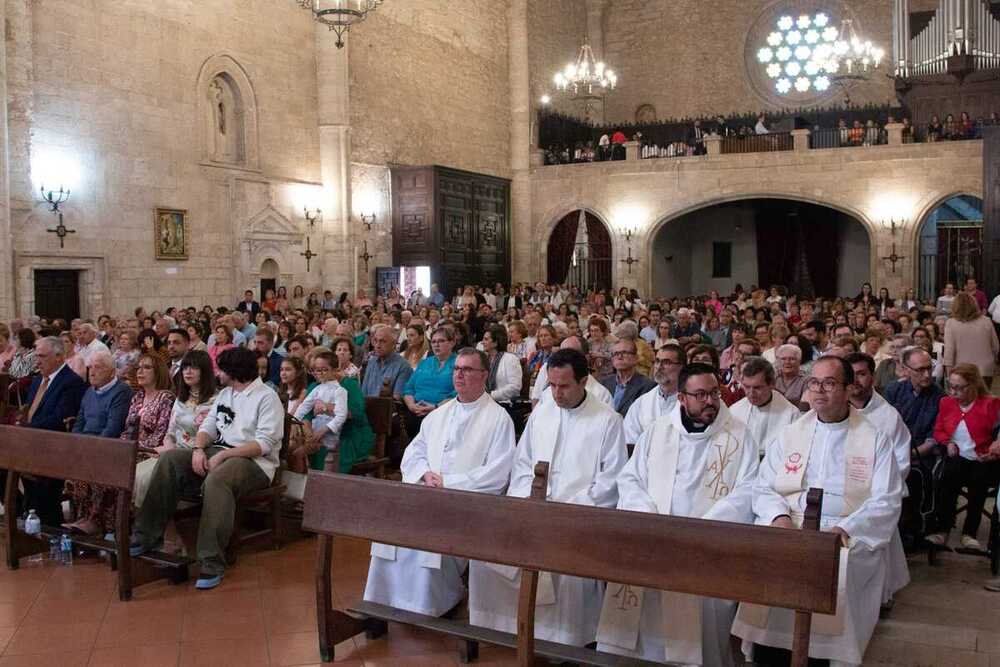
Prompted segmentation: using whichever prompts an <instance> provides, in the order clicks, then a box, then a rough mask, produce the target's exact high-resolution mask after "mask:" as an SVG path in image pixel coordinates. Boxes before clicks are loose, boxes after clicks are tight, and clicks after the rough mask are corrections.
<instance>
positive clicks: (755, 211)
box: [651, 198, 871, 297]
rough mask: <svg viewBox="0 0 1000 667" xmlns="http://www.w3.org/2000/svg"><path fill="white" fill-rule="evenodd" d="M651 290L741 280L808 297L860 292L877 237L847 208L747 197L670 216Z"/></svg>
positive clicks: (728, 285)
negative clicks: (678, 215)
mask: <svg viewBox="0 0 1000 667" xmlns="http://www.w3.org/2000/svg"><path fill="white" fill-rule="evenodd" d="M651 266H652V293H653V295H654V296H669V297H674V296H689V295H693V294H705V293H707V292H709V291H710V290H716V291H718V292H719V293H720V294H729V293H731V292H732V291H733V288H734V287H735V286H736V285H737V284H740V285H742V286H743V287H744V288H745V289H749V288H750V287H751V286H752V285H757V286H759V287H762V288H765V289H768V288H770V287H771V286H780V287H784V288H787V289H788V290H789V291H791V292H794V293H796V294H799V295H803V296H824V297H833V296H844V295H854V294H857V292H858V291H859V289H860V285H861V283H863V282H865V281H868V280H870V275H871V239H870V237H869V234H868V231H867V229H866V228H865V226H864V224H863V223H862V222H861V221H860V220H858V219H857V218H855V217H854V216H852V215H849V214H847V213H844V212H843V211H840V210H837V209H834V208H831V207H827V206H821V205H818V204H812V203H807V202H802V201H795V200H790V199H776V198H757V199H745V200H739V201H733V202H726V203H721V204H715V205H710V206H706V207H704V208H700V209H697V210H695V211H691V212H689V213H686V214H684V215H682V216H680V217H678V218H675V219H673V220H670V221H668V222H666V223H665V224H663V225H662V227H660V229H659V231H657V232H656V233H655V235H654V237H653V255H652V263H651Z"/></svg>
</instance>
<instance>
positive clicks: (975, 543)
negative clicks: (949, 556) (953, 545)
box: [962, 535, 982, 551]
mask: <svg viewBox="0 0 1000 667" xmlns="http://www.w3.org/2000/svg"><path fill="white" fill-rule="evenodd" d="M962 548H963V549H976V550H977V551H981V550H982V546H980V544H979V540H977V539H976V538H974V537H973V536H972V535H962Z"/></svg>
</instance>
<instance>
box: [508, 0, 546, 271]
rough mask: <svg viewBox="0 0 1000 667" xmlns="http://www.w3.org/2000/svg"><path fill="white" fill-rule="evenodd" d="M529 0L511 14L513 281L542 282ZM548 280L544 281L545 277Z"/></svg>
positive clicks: (514, 5) (514, 4)
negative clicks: (534, 213) (534, 211)
mask: <svg viewBox="0 0 1000 667" xmlns="http://www.w3.org/2000/svg"><path fill="white" fill-rule="evenodd" d="M527 36H528V0H512V1H511V3H510V8H509V9H508V13H507V39H508V46H507V51H508V69H509V72H510V171H511V181H512V182H511V188H510V216H511V220H510V223H511V225H510V228H511V237H512V246H513V247H512V258H511V259H512V263H513V266H512V267H511V279H512V280H513V281H514V282H521V281H528V280H535V279H539V278H540V277H539V276H538V275H536V272H537V270H538V269H537V268H536V267H539V266H541V262H540V261H539V260H538V257H537V256H536V255H538V254H540V255H541V256H543V257H544V254H545V248H544V247H543V248H540V249H536V250H535V253H534V254H533V252H532V248H533V245H534V244H533V243H532V238H533V237H534V224H533V221H532V219H531V178H530V176H531V171H530V170H531V114H532V110H531V83H530V77H529V70H528V39H527ZM541 279H544V277H541Z"/></svg>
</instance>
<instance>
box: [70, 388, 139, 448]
mask: <svg viewBox="0 0 1000 667" xmlns="http://www.w3.org/2000/svg"><path fill="white" fill-rule="evenodd" d="M131 402H132V389H131V387H129V386H128V385H127V384H125V383H124V382H122V381H121V380H118V381H117V382H115V385H114V386H113V387H111V389H109V390H107V391H106V392H104V393H103V394H98V393H97V390H96V389H95V388H94V387H91V388H90V389H88V390H87V393H86V394H84V395H83V401H82V402H81V403H80V414H78V415H77V416H76V423H75V424H73V433H82V434H84V435H99V436H102V437H105V438H117V437H119V436H120V435H121V434H122V428H123V427H124V426H125V418H126V417H127V416H128V408H129V404H130V403H131Z"/></svg>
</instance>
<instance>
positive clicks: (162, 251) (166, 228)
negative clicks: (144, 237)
mask: <svg viewBox="0 0 1000 667" xmlns="http://www.w3.org/2000/svg"><path fill="white" fill-rule="evenodd" d="M153 221H154V228H153V242H154V244H155V246H156V259H166V260H179V259H187V258H188V253H187V236H188V229H187V211H182V210H180V209H176V208H159V207H157V209H156V214H155V215H154V220H153Z"/></svg>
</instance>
